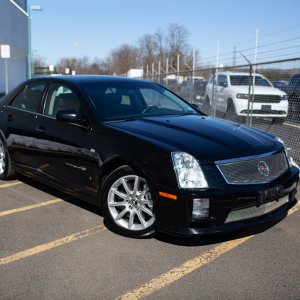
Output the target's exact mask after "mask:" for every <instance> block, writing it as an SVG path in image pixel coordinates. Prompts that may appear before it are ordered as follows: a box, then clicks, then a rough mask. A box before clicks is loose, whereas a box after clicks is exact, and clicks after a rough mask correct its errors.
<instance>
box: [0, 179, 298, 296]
mask: <svg viewBox="0 0 300 300" xmlns="http://www.w3.org/2000/svg"><path fill="white" fill-rule="evenodd" d="M0 194H1V201H0V238H1V239H0V299H140V298H144V297H147V299H299V297H300V285H299V278H300V251H299V248H300V239H299V225H300V220H299V218H300V203H298V204H297V205H296V206H294V207H293V209H292V210H290V213H289V215H288V216H287V217H285V218H284V219H283V220H282V221H281V222H279V223H277V224H275V225H273V226H272V227H270V228H268V229H266V228H256V229H255V230H252V231H247V232H240V233H238V234H235V235H226V236H213V237H206V238H198V239H183V238H181V239H179V238H173V237H168V236H164V235H157V236H156V237H155V238H151V239H130V238H125V237H122V236H118V235H116V234H114V233H112V232H110V231H109V230H107V229H106V227H105V225H104V224H103V218H102V216H101V213H100V211H99V210H98V209H97V208H95V207H93V206H90V205H87V204H84V203H82V202H81V201H79V200H77V199H74V198H70V197H68V196H66V195H64V194H61V193H58V192H56V191H54V190H52V189H50V188H48V187H45V186H44V185H41V184H38V183H36V182H33V181H30V180H28V179H24V178H19V179H18V180H14V181H6V182H3V181H0ZM299 194H300V193H299V192H298V195H297V196H298V198H299V196H300V195H299Z"/></svg>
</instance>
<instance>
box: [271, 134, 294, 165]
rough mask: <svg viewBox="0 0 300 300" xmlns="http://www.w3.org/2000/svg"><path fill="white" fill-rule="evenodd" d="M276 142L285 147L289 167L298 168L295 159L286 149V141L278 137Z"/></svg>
mask: <svg viewBox="0 0 300 300" xmlns="http://www.w3.org/2000/svg"><path fill="white" fill-rule="evenodd" d="M276 140H277V141H278V142H279V143H281V144H282V145H283V147H284V152H285V155H286V158H287V160H288V162H289V166H290V167H292V166H297V164H296V163H295V162H294V160H293V158H292V157H291V156H290V153H289V150H288V148H287V147H286V145H285V143H284V141H283V140H282V139H281V138H280V137H276Z"/></svg>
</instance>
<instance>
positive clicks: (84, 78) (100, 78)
mask: <svg viewBox="0 0 300 300" xmlns="http://www.w3.org/2000/svg"><path fill="white" fill-rule="evenodd" d="M45 79H51V80H57V79H58V80H63V81H67V82H70V83H73V84H78V83H90V82H133V81H134V82H145V80H143V79H136V78H128V77H120V76H109V75H75V76H74V75H59V76H47V77H40V78H35V79H32V80H35V81H37V80H45Z"/></svg>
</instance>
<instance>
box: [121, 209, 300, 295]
mask: <svg viewBox="0 0 300 300" xmlns="http://www.w3.org/2000/svg"><path fill="white" fill-rule="evenodd" d="M299 209H300V204H299V203H298V204H297V205H296V206H294V207H293V208H292V209H291V210H290V211H289V215H291V214H292V213H294V212H296V211H298V210H299ZM252 237H254V235H252V236H248V237H244V238H240V239H237V240H234V241H228V242H225V243H222V244H221V245H219V246H216V247H215V248H212V249H210V250H208V251H207V252H205V253H203V254H201V255H200V256H198V257H196V258H193V259H190V260H188V261H186V262H185V263H183V264H182V265H181V266H179V267H177V268H174V269H172V270H170V271H169V272H167V273H165V274H162V275H160V276H158V277H156V278H154V279H152V280H150V281H148V282H147V283H145V284H143V285H142V286H141V287H139V288H137V289H134V290H132V291H129V292H128V293H126V294H124V295H122V296H121V297H119V298H118V299H121V300H125V299H126V300H133V299H141V298H143V297H146V296H149V295H150V294H152V293H154V292H155V291H158V290H160V289H162V288H164V287H166V286H167V285H169V284H171V283H173V282H175V281H176V280H179V279H180V278H182V277H184V276H186V275H188V274H190V273H192V272H194V271H195V270H197V269H199V268H201V267H203V266H204V265H206V264H208V263H209V262H211V261H213V260H215V259H216V258H218V257H220V256H221V255H222V254H225V253H226V252H229V251H230V250H232V249H234V248H236V247H238V246H240V245H242V244H243V243H245V242H246V241H248V240H249V239H251V238H252Z"/></svg>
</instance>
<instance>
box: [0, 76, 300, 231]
mask: <svg viewBox="0 0 300 300" xmlns="http://www.w3.org/2000/svg"><path fill="white" fill-rule="evenodd" d="M15 173H21V174H23V175H25V176H29V177H31V178H33V179H36V180H39V181H41V182H43V183H45V184H48V185H51V186H53V187H55V188H57V189H59V190H62V191H63V192H66V193H69V194H71V195H73V196H76V197H79V198H81V199H83V200H86V201H89V202H91V203H92V204H95V205H98V206H100V207H101V210H102V212H103V215H104V218H105V221H106V224H107V226H108V227H110V228H111V229H112V230H113V231H115V232H118V233H120V234H123V235H126V236H132V237H138V236H145V235H151V234H152V233H153V232H155V231H156V230H158V231H162V232H166V233H169V234H175V235H198V234H199V235H200V234H209V233H217V232H226V231H232V230H238V229H242V228H245V227H249V226H253V225H256V224H263V223H269V222H273V221H274V222H275V221H277V220H280V219H281V218H282V217H284V215H285V214H286V212H287V211H288V209H289V208H291V207H292V206H293V205H294V204H295V203H296V201H297V200H296V199H295V194H296V189H297V184H298V180H299V170H298V168H297V167H296V166H295V165H294V164H293V161H292V159H291V158H290V156H289V154H288V152H287V150H286V147H285V146H284V144H283V142H282V141H281V140H280V139H279V138H277V137H275V136H272V135H270V134H267V133H264V132H262V131H259V130H256V129H253V128H249V127H247V126H244V125H240V124H237V123H233V122H229V121H225V120H221V119H216V118H212V117H209V116H206V115H205V114H203V113H201V112H200V111H199V110H197V109H196V108H195V107H193V106H191V105H190V104H188V103H187V102H185V101H184V100H182V99H181V98H180V97H178V96H177V95H175V94H173V93H172V92H171V91H169V90H167V89H165V88H164V87H162V86H160V85H158V84H156V83H153V82H147V81H143V80H137V79H128V78H118V77H110V76H61V77H49V78H41V79H33V80H29V81H27V82H25V83H23V84H21V85H20V86H19V87H17V88H16V89H15V90H14V91H12V92H11V93H10V94H9V95H7V96H6V97H4V98H2V99H1V102H0V178H1V179H9V178H11V177H12V176H14V174H15Z"/></svg>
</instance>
